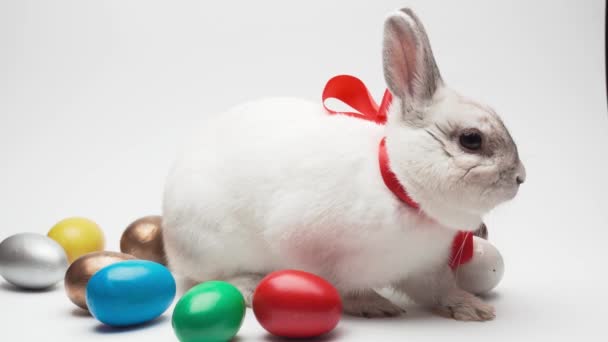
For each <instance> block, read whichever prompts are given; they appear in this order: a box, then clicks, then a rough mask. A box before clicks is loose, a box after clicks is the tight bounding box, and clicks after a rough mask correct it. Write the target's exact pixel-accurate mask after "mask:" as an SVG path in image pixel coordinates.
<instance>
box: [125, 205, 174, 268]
mask: <svg viewBox="0 0 608 342" xmlns="http://www.w3.org/2000/svg"><path fill="white" fill-rule="evenodd" d="M161 223H162V217H160V216H146V217H142V218H140V219H138V220H136V221H135V222H133V223H131V224H130V225H129V226H128V227H127V229H125V231H124V233H123V234H122V237H121V238H120V251H121V252H123V253H127V254H131V255H133V256H135V257H136V258H138V259H143V260H150V261H154V262H158V263H159V264H163V265H166V264H167V262H166V260H165V249H164V247H163V236H162V230H161Z"/></svg>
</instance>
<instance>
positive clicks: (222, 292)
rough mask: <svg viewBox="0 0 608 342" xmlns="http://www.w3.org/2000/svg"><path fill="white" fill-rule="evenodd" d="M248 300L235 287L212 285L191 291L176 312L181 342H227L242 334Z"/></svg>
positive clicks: (199, 285)
mask: <svg viewBox="0 0 608 342" xmlns="http://www.w3.org/2000/svg"><path fill="white" fill-rule="evenodd" d="M244 317H245V299H244V298H243V295H242V294H241V292H240V291H239V290H238V289H237V288H236V287H234V286H233V285H231V284H229V283H226V282H223V281H208V282H205V283H202V284H198V285H196V286H195V287H193V288H191V289H190V290H189V291H188V292H186V293H185V294H184V296H183V297H182V298H181V299H180V300H179V301H178V302H177V304H176V305H175V309H174V310H173V318H172V323H173V330H174V331H175V335H177V338H178V339H179V340H180V341H181V342H226V341H230V340H231V339H232V338H233V337H234V336H235V335H236V334H237V333H238V331H239V329H240V328H241V325H242V324H243V318H244Z"/></svg>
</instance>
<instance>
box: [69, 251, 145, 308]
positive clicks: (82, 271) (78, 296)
mask: <svg viewBox="0 0 608 342" xmlns="http://www.w3.org/2000/svg"><path fill="white" fill-rule="evenodd" d="M131 259H135V258H134V257H133V256H131V255H128V254H123V253H117V252H93V253H89V254H85V255H83V256H81V257H80V258H78V259H76V261H74V262H73V263H72V264H71V265H70V267H69V268H68V270H67V272H66V273H65V277H64V281H63V283H64V286H65V292H66V294H67V295H68V298H70V300H71V301H72V303H74V304H76V305H77V306H79V307H81V308H83V309H85V310H88V308H87V301H86V296H85V290H86V288H87V284H88V282H89V279H91V277H92V276H93V274H95V273H96V272H97V271H99V270H100V269H102V268H104V267H106V266H108V265H111V264H114V263H117V262H119V261H124V260H131Z"/></svg>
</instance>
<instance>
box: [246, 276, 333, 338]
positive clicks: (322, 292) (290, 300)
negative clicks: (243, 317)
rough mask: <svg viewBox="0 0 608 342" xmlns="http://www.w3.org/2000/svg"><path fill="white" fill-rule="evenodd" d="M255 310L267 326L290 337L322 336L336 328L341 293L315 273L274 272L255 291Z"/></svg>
mask: <svg viewBox="0 0 608 342" xmlns="http://www.w3.org/2000/svg"><path fill="white" fill-rule="evenodd" d="M253 312H254V314H255V317H256V318H257V320H258V321H259V322H260V324H261V325H262V327H264V329H266V330H268V332H270V333H271V334H273V335H277V336H282V337H289V338H308V337H314V336H319V335H322V334H325V333H328V332H330V331H331V330H333V329H334V328H335V327H336V325H337V324H338V322H339V321H340V316H341V315H342V300H341V299H340V294H339V293H338V291H337V290H336V288H335V287H333V286H332V285H331V284H330V283H329V282H327V281H326V280H325V279H323V278H321V277H319V276H316V275H314V274H312V273H307V272H302V271H295V270H285V271H278V272H273V273H270V274H269V275H268V276H266V277H265V278H264V279H263V280H262V281H261V282H260V284H259V285H258V287H257V288H256V290H255V292H254V294H253Z"/></svg>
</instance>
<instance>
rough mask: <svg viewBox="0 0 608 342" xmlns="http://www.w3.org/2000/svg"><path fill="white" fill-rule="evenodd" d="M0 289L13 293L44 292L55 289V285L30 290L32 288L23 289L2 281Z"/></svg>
mask: <svg viewBox="0 0 608 342" xmlns="http://www.w3.org/2000/svg"><path fill="white" fill-rule="evenodd" d="M0 289H2V291H8V292H14V293H27V294H32V293H46V292H52V291H55V290H56V289H57V285H53V286H51V287H47V288H44V289H40V290H32V289H24V288H21V287H17V286H15V285H13V284H11V283H7V282H2V283H0Z"/></svg>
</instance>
